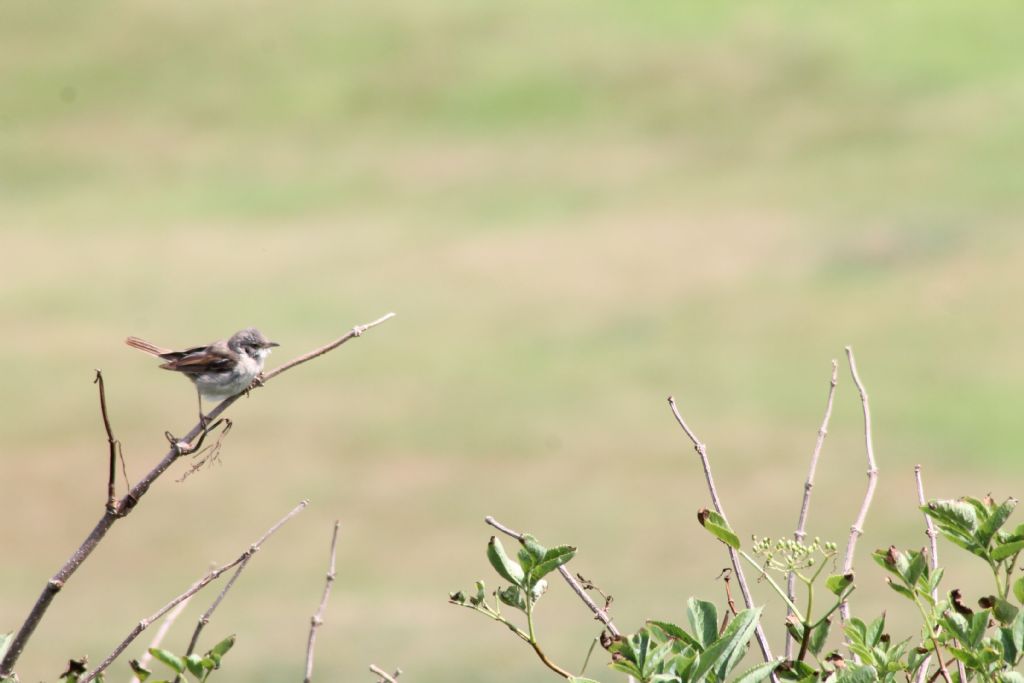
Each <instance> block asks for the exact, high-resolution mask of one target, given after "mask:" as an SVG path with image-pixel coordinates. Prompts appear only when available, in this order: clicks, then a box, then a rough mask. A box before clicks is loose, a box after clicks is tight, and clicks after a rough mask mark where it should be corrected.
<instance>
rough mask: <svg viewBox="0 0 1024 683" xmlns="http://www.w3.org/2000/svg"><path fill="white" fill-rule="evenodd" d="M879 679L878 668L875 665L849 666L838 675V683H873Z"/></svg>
mask: <svg viewBox="0 0 1024 683" xmlns="http://www.w3.org/2000/svg"><path fill="white" fill-rule="evenodd" d="M877 680H878V670H877V669H875V667H873V666H849V667H847V668H846V669H843V670H842V671H840V672H839V674H838V675H837V676H836V683H873V682H874V681H877Z"/></svg>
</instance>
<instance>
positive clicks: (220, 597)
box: [185, 555, 252, 656]
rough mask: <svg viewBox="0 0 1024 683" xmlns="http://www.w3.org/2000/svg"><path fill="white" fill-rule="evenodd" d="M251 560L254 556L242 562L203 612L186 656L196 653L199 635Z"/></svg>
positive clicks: (193, 632)
mask: <svg viewBox="0 0 1024 683" xmlns="http://www.w3.org/2000/svg"><path fill="white" fill-rule="evenodd" d="M250 559H252V555H250V556H249V557H247V558H245V559H244V560H242V562H241V563H240V564H239V565H238V567H237V568H236V569H235V573H234V574H232V575H231V578H229V579H228V581H227V583H225V584H224V588H223V589H222V590H221V592H220V593H218V594H217V598H216V599H215V600H214V601H213V604H212V605H210V608H209V609H208V610H206V611H205V612H203V615H202V616H201V617H199V621H198V622H197V623H196V628H195V630H194V631H192V639H191V640H190V641H189V644H188V651H187V652H186V653H185V655H186V656H188V655H190V654H192V653H193V652H194V651H195V649H196V644H197V643H198V642H199V634H200V633H202V632H203V628H205V627H206V625H207V624H209V623H210V616H211V615H213V611H214V610H215V609H217V607H218V606H219V605H220V603H221V601H223V600H224V596H226V595H227V594H228V591H229V590H231V587H232V586H234V585H235V581H237V580H238V577H239V576H240V575H241V574H242V571H243V570H244V569H245V567H246V566H247V565H248V564H249V560H250Z"/></svg>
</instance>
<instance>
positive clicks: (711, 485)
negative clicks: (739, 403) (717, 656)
mask: <svg viewBox="0 0 1024 683" xmlns="http://www.w3.org/2000/svg"><path fill="white" fill-rule="evenodd" d="M668 405H669V408H671V409H672V414H673V415H675V418H676V422H678V423H679V426H680V427H682V428H683V431H684V432H686V436H688V437H690V441H692V442H693V448H694V450H695V451H697V455H698V456H699V457H700V464H701V467H703V468H704V479H705V480H707V484H708V491H709V492H710V493H711V503H712V504H713V505H714V506H715V510H716V511H717V512H718V514H720V515H721V516H722V519H724V520H726V523H728V521H729V520H728V517H726V515H725V509H724V508H723V507H722V501H721V500H720V499H719V497H718V489H717V488H715V480H714V477H712V476H711V462H710V461H709V460H708V451H707V447H706V446H705V445H704V444H703V443H702V442H701V440H700V439H698V438H697V435H696V434H694V433H693V430H692V429H690V426H689V425H687V424H686V421H685V420H684V419H683V416H682V415H680V414H679V409H678V408H677V407H676V400H675V399H674V398H673V397H671V396H669V397H668ZM726 547H727V548H728V550H729V561H730V562H731V563H732V570H733V572H734V573H735V574H736V583H738V584H739V586H740V593H741V594H742V595H743V603H744V604H745V605H746V606H747V608H748V609H749V608H751V607H753V606H754V599H753V597H752V596H751V594H750V587H749V586H748V585H747V578H746V576H744V574H743V566H742V565H741V564H740V556H739V554H738V553H737V552H736V551H735V550H734V549H733V548H732V547H731V546H726ZM754 635H755V636H756V637H757V644H758V647H760V648H761V654H762V655H763V656H764V660H765V661H766V662H771V661H774V660H775V657H773V656H772V649H771V646H770V645H769V644H768V638H767V636H765V634H764V629H763V628H761V624H760V623H758V625H757V627H756V628H755V629H754ZM772 680H773V681H777V680H778V679H777V677H776V676H775V674H774V673H772Z"/></svg>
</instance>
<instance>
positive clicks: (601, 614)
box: [484, 515, 622, 637]
mask: <svg viewBox="0 0 1024 683" xmlns="http://www.w3.org/2000/svg"><path fill="white" fill-rule="evenodd" d="M484 522H486V523H487V524H489V525H491V526H492V527H494V528H495V529H497V530H498V531H500V532H502V533H503V534H507V535H508V536H511V537H512V538H514V539H516V540H517V541H520V542H522V540H523V534H521V533H519V532H518V531H516V530H515V529H511V528H509V527H507V526H505V525H504V524H502V523H501V522H499V521H498V520H496V519H494V517H491V516H490V515H488V516H486V517H484ZM558 573H559V574H561V575H562V578H563V579H565V582H566V583H568V584H569V587H570V588H572V592H573V593H575V594H576V595H577V596H578V597H579V599H580V600H582V601H583V604H585V605H586V606H587V607H589V608H590V611H591V612H593V613H594V616H595V617H596V618H597V619H598V620H599V621H600V622H601V623H602V624H604V625H605V626H606V627H607V628H608V632H609V633H611V634H612V635H613V636H615V637H619V636H621V635H622V633H621V631H619V629H618V628H616V627H615V624H614V623H613V622H612V618H611V617H609V616H608V612H607V611H606V610H604V609H601V608H600V607H598V606H597V603H595V602H594V600H593V598H591V597H590V596H589V595H587V591H585V590H583V586H581V585H580V583H579V581H577V580H576V578H575V577H573V575H572V574H570V573H569V570H568V569H566V568H565V566H564V565H563V566H561V567H559V568H558Z"/></svg>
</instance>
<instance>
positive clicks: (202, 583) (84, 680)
mask: <svg viewBox="0 0 1024 683" xmlns="http://www.w3.org/2000/svg"><path fill="white" fill-rule="evenodd" d="M307 505H309V501H308V500H303V501H301V502H300V503H299V504H298V505H296V506H295V507H294V508H292V511H291V512H289V513H288V514H287V515H285V516H284V517H282V518H281V519H279V520H278V521H277V522H276V523H275V524H274V526H272V527H270V528H269V529H267V531H265V532H264V533H263V535H262V536H260V537H259V539H258V540H257V541H256V542H255V543H253V544H252V545H251V546H249V547H248V548H246V550H245V552H243V553H242V554H241V555H239V556H238V558H237V559H235V560H234V561H233V562H229V563H228V564H226V565H224V566H223V567H218V568H216V569H212V570H210V571H209V572H207V573H206V575H205V576H203V578H201V579H199V580H198V581H196V582H195V583H193V584H192V585H191V586H190V587H189V589H188V590H187V591H185V592H184V593H182V594H181V595H179V596H178V597H176V598H174V599H173V600H171V601H170V602H169V603H167V604H166V605H164V606H163V607H161V608H160V609H158V610H157V611H156V612H154V613H153V614H152V615H150V616H149V617H146V618H145V619H143V620H142V621H140V622H139V623H138V624H136V625H135V628H133V629H132V630H131V632H130V633H129V634H128V636H127V637H126V638H125V639H124V640H123V641H121V644H120V645H118V646H117V647H116V648H114V651H113V652H111V653H110V654H109V655H107V658H106V659H104V660H103V661H102V662H100V665H99V666H97V667H96V668H95V669H93V670H92V671H89V672H88V673H86V674H84V675H83V676H82V677H81V678H80V679H79V683H89V681H91V680H92V679H94V678H96V676H98V675H99V674H101V673H103V671H104V670H105V669H106V668H107V667H108V666H110V665H111V664H112V663H113V661H114V660H115V659H117V658H118V657H119V656H120V654H121V653H122V652H124V650H125V648H127V647H128V646H129V645H131V643H132V641H133V640H135V639H136V638H137V637H138V636H139V634H140V633H142V632H143V631H145V630H146V629H147V628H149V626H150V624H152V623H153V622H154V621H156V620H157V619H159V618H160V617H162V616H163V615H164V614H166V613H167V612H169V611H171V610H172V609H173V608H174V607H175V606H176V605H178V604H179V603H181V602H183V601H184V600H187V599H189V598H190V597H192V596H193V595H195V594H196V593H198V592H199V591H201V590H202V589H203V588H205V587H206V586H207V585H208V584H209V583H210V582H211V581H213V580H214V579H216V578H217V577H219V576H220V575H221V574H223V573H224V572H226V571H227V570H229V569H231V568H232V567H236V566H238V565H240V564H243V563H245V562H247V561H248V560H249V558H250V557H252V556H253V555H254V554H256V552H258V551H259V549H260V546H262V545H263V543H264V542H265V541H266V540H267V539H268V538H270V537H271V536H272V535H273V534H274V532H276V531H277V530H278V529H280V528H281V527H282V526H284V525H285V524H286V523H287V522H288V521H289V520H290V519H291V518H292V517H294V516H295V515H297V514H299V513H300V512H302V511H303V510H304V509H305V507H306V506H307Z"/></svg>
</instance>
